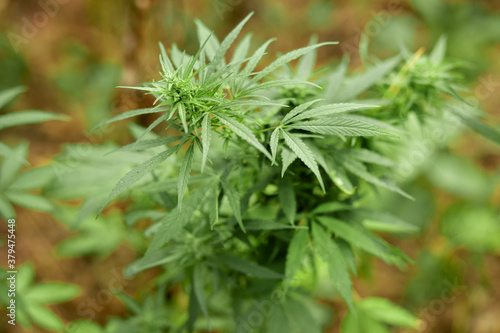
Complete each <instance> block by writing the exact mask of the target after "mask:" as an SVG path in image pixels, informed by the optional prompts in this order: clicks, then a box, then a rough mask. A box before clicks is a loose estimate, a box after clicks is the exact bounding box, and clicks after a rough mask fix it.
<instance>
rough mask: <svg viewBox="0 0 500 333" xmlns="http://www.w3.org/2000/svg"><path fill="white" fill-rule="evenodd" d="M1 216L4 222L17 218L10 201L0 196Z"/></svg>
mask: <svg viewBox="0 0 500 333" xmlns="http://www.w3.org/2000/svg"><path fill="white" fill-rule="evenodd" d="M0 215H1V216H2V217H3V219H4V220H8V219H12V218H14V217H16V213H15V211H14V207H12V205H11V204H10V202H9V200H7V198H5V197H4V196H3V195H2V194H0Z"/></svg>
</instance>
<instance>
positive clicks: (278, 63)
mask: <svg viewBox="0 0 500 333" xmlns="http://www.w3.org/2000/svg"><path fill="white" fill-rule="evenodd" d="M336 44H338V42H326V43H320V44H316V45H311V46H306V47H302V48H300V49H296V50H293V51H290V52H288V53H286V54H284V55H282V56H280V57H278V58H277V59H276V60H275V61H273V62H272V63H271V64H270V65H268V66H267V67H266V68H264V69H263V70H262V71H260V72H258V73H257V75H255V77H254V78H253V79H252V80H251V82H252V83H255V82H257V81H259V80H260V79H262V78H264V77H265V76H267V75H269V74H271V73H273V72H274V71H276V70H277V69H279V68H280V67H282V66H283V65H285V64H287V63H289V62H290V61H292V60H295V59H297V58H298V57H300V56H302V55H304V54H306V53H309V52H310V51H312V50H314V49H317V48H319V47H321V46H326V45H336Z"/></svg>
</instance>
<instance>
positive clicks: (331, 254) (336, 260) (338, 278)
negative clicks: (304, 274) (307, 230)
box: [312, 224, 355, 311]
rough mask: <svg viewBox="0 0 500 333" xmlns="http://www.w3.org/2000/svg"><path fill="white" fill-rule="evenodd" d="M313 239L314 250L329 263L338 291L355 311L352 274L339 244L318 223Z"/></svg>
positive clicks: (330, 272)
mask: <svg viewBox="0 0 500 333" xmlns="http://www.w3.org/2000/svg"><path fill="white" fill-rule="evenodd" d="M312 239H313V245H314V250H315V251H316V252H317V253H318V254H319V256H320V257H321V258H322V259H323V260H324V261H325V262H327V263H328V272H329V275H330V278H331V279H332V280H333V283H334V284H335V287H336V288H337V291H338V292H339V294H340V296H342V298H343V299H344V301H345V302H346V304H347V306H348V307H349V309H350V310H351V311H355V309H354V298H353V293H352V281H351V276H350V274H349V270H348V267H347V264H346V262H345V261H344V258H343V256H342V253H341V251H340V249H339V247H338V245H337V244H336V242H335V241H334V240H333V239H332V238H331V237H330V236H329V235H328V234H327V233H326V231H325V230H324V229H323V227H322V226H321V225H318V224H313V226H312Z"/></svg>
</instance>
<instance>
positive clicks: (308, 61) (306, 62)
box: [297, 36, 318, 80]
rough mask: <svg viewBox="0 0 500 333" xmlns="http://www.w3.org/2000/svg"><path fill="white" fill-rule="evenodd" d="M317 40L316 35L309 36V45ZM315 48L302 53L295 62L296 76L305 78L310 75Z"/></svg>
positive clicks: (314, 59)
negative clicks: (296, 62)
mask: <svg viewBox="0 0 500 333" xmlns="http://www.w3.org/2000/svg"><path fill="white" fill-rule="evenodd" d="M317 42H318V37H316V36H311V39H310V40H309V45H314V44H316V43H317ZM316 55H317V53H316V49H313V50H312V51H310V52H308V53H306V54H305V55H303V56H302V57H301V58H300V59H299V62H298V64H297V78H298V79H300V80H307V79H309V78H310V77H311V76H312V73H313V70H314V65H315V64H316Z"/></svg>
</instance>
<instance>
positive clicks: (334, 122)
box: [289, 117, 386, 137]
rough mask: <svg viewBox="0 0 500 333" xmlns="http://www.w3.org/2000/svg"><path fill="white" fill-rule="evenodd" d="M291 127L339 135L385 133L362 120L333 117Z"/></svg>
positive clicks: (375, 134) (374, 134)
mask: <svg viewBox="0 0 500 333" xmlns="http://www.w3.org/2000/svg"><path fill="white" fill-rule="evenodd" d="M289 128H294V129H301V130H304V131H309V132H312V133H318V134H326V135H337V136H341V137H342V136H378V135H384V134H386V133H384V132H383V131H382V130H381V129H380V128H378V127H376V126H374V125H372V124H369V123H366V122H364V121H361V120H355V119H349V118H343V117H332V118H321V119H318V120H309V121H305V122H301V123H296V124H293V125H291V126H289Z"/></svg>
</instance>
